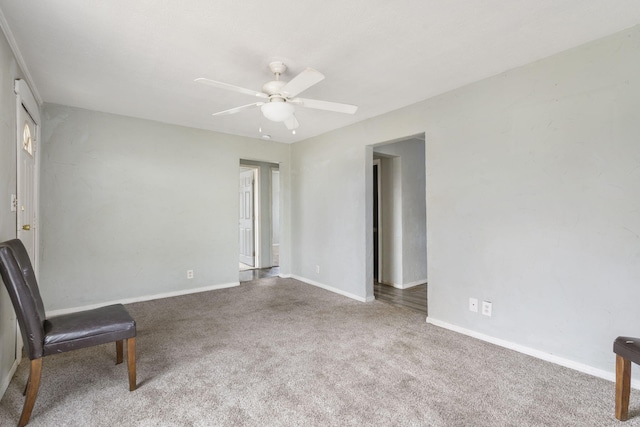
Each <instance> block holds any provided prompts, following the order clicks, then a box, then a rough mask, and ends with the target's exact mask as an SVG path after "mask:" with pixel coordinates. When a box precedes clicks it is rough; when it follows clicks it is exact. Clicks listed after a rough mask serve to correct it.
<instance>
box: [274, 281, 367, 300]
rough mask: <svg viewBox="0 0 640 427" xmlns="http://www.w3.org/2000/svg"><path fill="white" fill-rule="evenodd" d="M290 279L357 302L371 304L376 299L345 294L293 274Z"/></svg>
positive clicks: (339, 290)
mask: <svg viewBox="0 0 640 427" xmlns="http://www.w3.org/2000/svg"><path fill="white" fill-rule="evenodd" d="M281 277H282V276H281ZM289 277H291V278H293V279H296V280H299V281H301V282H305V283H308V284H310V285H313V286H317V287H319V288H322V289H326V290H327V291H331V292H333V293H336V294H340V295H342V296H345V297H348V298H351V299H354V300H356V301H360V302H371V301H373V300H374V299H375V298H374V297H373V296H370V297H367V298H362V297H361V296H358V295H355V294H352V293H349V292H345V291H343V290H341V289H338V288H334V287H333V286H329V285H325V284H324V283H320V282H316V281H315V280H311V279H307V278H306V277H302V276H296V275H295V274H292V275H290V276H289Z"/></svg>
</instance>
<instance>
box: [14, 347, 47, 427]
mask: <svg viewBox="0 0 640 427" xmlns="http://www.w3.org/2000/svg"><path fill="white" fill-rule="evenodd" d="M41 374H42V358H40V359H34V360H32V361H31V371H30V372H29V382H28V383H27V397H26V399H25V401H24V408H22V415H20V421H18V427H24V426H26V425H27V423H29V418H31V411H33V406H34V405H35V403H36V397H38V388H39V387H40V375H41Z"/></svg>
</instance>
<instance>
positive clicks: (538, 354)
mask: <svg viewBox="0 0 640 427" xmlns="http://www.w3.org/2000/svg"><path fill="white" fill-rule="evenodd" d="M427 323H430V324H432V325H434V326H439V327H441V328H444V329H448V330H450V331H453V332H457V333H460V334H463V335H467V336H470V337H473V338H477V339H479V340H481V341H486V342H488V343H491V344H495V345H498V346H500V347H504V348H508V349H509V350H514V351H517V352H518V353H523V354H526V355H528V356H532V357H535V358H537V359H541V360H544V361H546V362H551V363H555V364H556V365H560V366H564V367H565V368H569V369H573V370H575V371H578V372H582V373H584V374H588V375H593V376H594V377H598V378H602V379H605V380H608V381H613V382H615V381H616V374H615V372H609V371H605V370H604V369H598V368H594V367H593V366H589V365H585V364H584V363H579V362H576V361H573V360H570V359H565V358H564V357H560V356H556V355H555V354H552V353H547V352H544V351H541V350H536V349H535V348H531V347H526V346H523V345H520V344H516V343H513V342H511V341H506V340H503V339H500V338H495V337H492V336H490V335H485V334H481V333H480V332H476V331H472V330H470V329H465V328H461V327H460V326H456V325H452V324H451V323H447V322H443V321H441V320H438V319H434V318H433V317H427ZM631 387H632V388H634V389H638V390H640V381H639V380H631Z"/></svg>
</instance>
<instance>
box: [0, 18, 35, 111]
mask: <svg viewBox="0 0 640 427" xmlns="http://www.w3.org/2000/svg"><path fill="white" fill-rule="evenodd" d="M0 28H2V32H3V33H4V36H5V38H6V39H7V43H9V47H10V48H11V51H12V52H13V56H14V57H15V58H16V62H17V63H18V66H19V67H20V70H21V71H22V74H23V76H24V79H25V80H26V81H27V83H28V84H29V88H30V89H31V93H33V97H34V98H35V99H36V102H37V103H38V105H39V106H40V105H42V102H43V101H42V97H41V96H40V92H38V88H37V87H36V85H35V83H34V82H33V77H32V76H31V73H30V72H29V69H28V68H27V63H26V62H25V61H24V57H23V56H22V53H20V49H18V44H17V43H16V39H15V37H13V33H12V32H11V29H10V28H9V23H8V22H7V19H6V18H5V16H4V12H3V11H2V9H0ZM14 77H17V76H14Z"/></svg>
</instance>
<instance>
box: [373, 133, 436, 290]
mask: <svg viewBox="0 0 640 427" xmlns="http://www.w3.org/2000/svg"><path fill="white" fill-rule="evenodd" d="M376 154H386V155H388V156H391V158H390V159H385V160H386V161H382V164H381V169H382V180H383V182H382V194H381V206H382V212H381V216H382V218H381V220H382V230H381V232H382V244H381V252H382V258H383V260H382V261H383V262H382V264H383V271H382V281H383V282H384V283H387V284H391V285H394V286H395V287H399V288H406V287H409V286H415V285H418V284H421V283H425V282H426V281H427V212H426V203H425V200H426V199H425V191H426V189H425V176H426V172H425V144H424V141H423V140H420V139H409V140H406V141H399V142H395V143H392V144H385V145H382V146H377V147H375V148H374V157H375V155H376ZM398 211H399V212H398ZM396 214H399V215H396ZM387 216H391V221H387ZM397 217H399V218H397ZM385 267H386V268H385ZM388 269H390V270H391V271H389V273H390V274H387V270H388Z"/></svg>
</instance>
